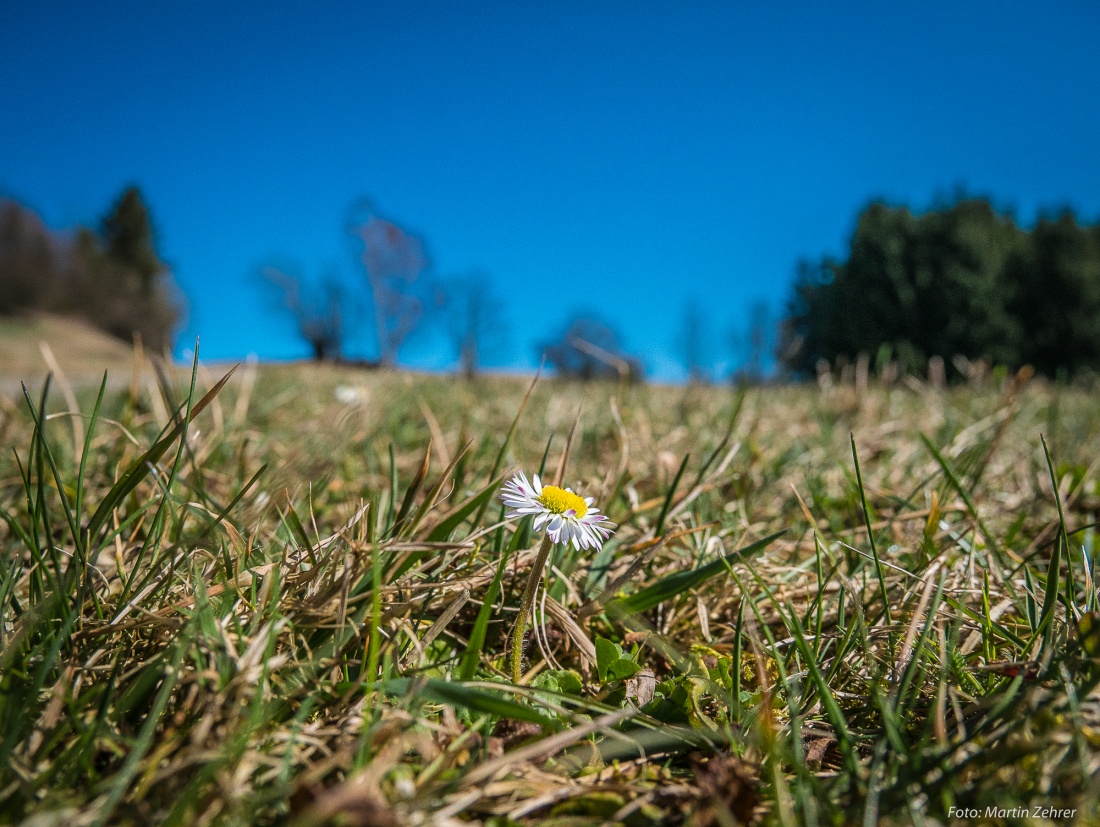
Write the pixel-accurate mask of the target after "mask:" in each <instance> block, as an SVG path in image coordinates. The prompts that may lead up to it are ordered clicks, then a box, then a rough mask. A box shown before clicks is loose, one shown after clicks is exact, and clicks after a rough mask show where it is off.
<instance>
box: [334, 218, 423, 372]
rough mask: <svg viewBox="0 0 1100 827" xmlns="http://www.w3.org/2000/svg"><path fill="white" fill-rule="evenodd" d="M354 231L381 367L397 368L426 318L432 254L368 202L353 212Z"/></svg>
mask: <svg viewBox="0 0 1100 827" xmlns="http://www.w3.org/2000/svg"><path fill="white" fill-rule="evenodd" d="M349 231H350V233H351V235H352V236H353V237H354V238H355V239H357V240H358V241H359V242H360V243H361V245H362V250H361V253H360V257H359V260H360V263H361V265H362V268H363V272H364V275H365V276H366V280H367V285H368V287H369V290H370V298H371V306H372V310H373V314H374V328H375V334H376V336H377V341H378V358H379V362H380V363H381V364H382V365H383V366H385V367H392V366H393V365H394V364H395V363H396V361H397V353H398V350H399V349H400V348H401V345H402V344H403V343H404V342H405V340H406V339H407V338H408V336H409V334H410V333H412V331H413V330H414V329H416V326H417V324H418V323H419V322H420V319H421V317H422V316H423V314H424V304H425V302H424V299H423V297H422V295H421V294H422V292H423V290H424V288H425V286H426V285H425V283H424V281H425V280H424V279H423V278H422V277H423V275H424V273H425V272H426V271H427V269H428V255H427V252H426V251H425V249H424V243H423V241H422V240H421V239H420V238H418V237H417V236H415V235H413V234H412V233H410V232H408V231H407V230H405V229H404V228H402V227H400V226H399V225H398V224H396V223H394V222H393V221H390V220H389V219H387V218H383V217H382V216H380V215H379V214H378V213H377V212H376V211H375V210H374V207H373V206H372V205H371V204H370V203H369V202H366V201H363V202H360V203H359V204H357V205H356V206H355V207H354V208H353V210H352V218H351V221H350V227H349Z"/></svg>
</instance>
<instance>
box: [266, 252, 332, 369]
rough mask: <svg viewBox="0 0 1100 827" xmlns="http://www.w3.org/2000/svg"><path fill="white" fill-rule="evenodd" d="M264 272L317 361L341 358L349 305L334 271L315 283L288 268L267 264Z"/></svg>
mask: <svg viewBox="0 0 1100 827" xmlns="http://www.w3.org/2000/svg"><path fill="white" fill-rule="evenodd" d="M261 276H262V277H263V278H264V280H265V281H266V282H267V283H268V284H269V285H271V286H272V287H273V288H275V289H276V290H277V291H278V294H279V298H280V304H281V305H282V307H283V308H284V309H286V310H288V311H289V312H290V314H291V316H293V317H294V324H295V327H296V328H297V330H298V335H299V336H300V337H301V338H302V339H303V340H304V341H305V343H306V344H307V345H309V349H310V353H311V354H312V356H313V359H314V361H317V362H325V361H339V360H340V359H341V358H342V356H343V347H344V323H345V321H344V320H345V316H346V315H347V308H346V307H345V304H346V296H345V291H344V289H343V286H342V285H341V284H340V282H339V280H338V279H337V278H336V277H335V275H331V276H329V277H327V278H324V279H322V280H321V281H320V283H317V284H314V283H311V282H308V281H306V280H305V279H303V278H302V277H301V276H300V275H298V274H297V273H295V272H292V271H291V270H289V269H283V268H279V267H265V268H263V270H262V271H261Z"/></svg>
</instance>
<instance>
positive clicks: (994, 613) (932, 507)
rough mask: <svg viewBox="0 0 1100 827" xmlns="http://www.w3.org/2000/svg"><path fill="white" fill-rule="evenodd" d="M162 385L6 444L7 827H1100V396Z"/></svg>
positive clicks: (3, 811)
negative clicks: (602, 540) (1035, 816)
mask: <svg viewBox="0 0 1100 827" xmlns="http://www.w3.org/2000/svg"><path fill="white" fill-rule="evenodd" d="M154 375H155V374H154V373H153V372H152V371H149V370H148V369H147V370H146V372H145V373H144V375H143V376H144V378H142V379H141V380H140V381H136V382H133V383H132V384H131V385H130V387H129V389H128V390H122V391H119V390H117V389H114V387H115V386H114V385H113V383H112V384H111V385H109V386H108V389H102V390H100V392H99V393H97V389H96V388H94V387H93V388H82V389H81V388H78V389H76V390H75V391H71V390H70V389H67V388H66V389H64V390H66V393H60V392H56V391H50V392H49V393H48V394H43V395H41V396H38V395H35V396H30V395H28V396H27V397H26V398H23V399H13V400H10V401H9V403H8V404H5V405H4V406H3V407H0V434H2V439H3V440H4V442H5V446H6V450H5V452H4V456H3V458H2V459H0V508H2V509H3V510H2V512H0V516H2V518H3V519H2V522H0V549H2V568H0V820H4V821H5V822H7V823H18V822H19V821H21V820H24V819H26V818H28V817H30V816H32V815H38V816H42V817H45V816H46V815H47V814H52V818H54V820H47V821H44V822H40V823H47V824H54V823H65V824H73V825H76V824H107V823H111V824H116V823H117V824H134V825H139V824H150V823H167V824H250V823H260V824H327V823H347V824H371V825H373V824H391V823H392V824H398V823H404V822H409V823H413V822H418V821H422V820H424V819H432V820H434V823H438V824H445V823H449V822H453V821H479V822H486V821H488V820H490V819H498V821H497V822H496V823H504V822H503V821H499V820H500V819H511V820H513V821H518V822H524V823H527V822H540V821H547V822H549V821H550V820H555V821H556V823H571V824H582V823H584V824H587V823H591V824H600V823H606V822H607V821H611V822H622V823H626V824H631V825H634V824H663V823H675V822H677V821H681V820H684V819H694V820H695V822H696V823H701V824H712V823H713V824H722V825H725V824H729V823H733V822H734V821H736V820H748V819H763V820H768V821H773V822H778V823H784V824H802V823H820V824H832V823H836V824H846V823H875V822H876V821H892V822H897V823H908V822H917V823H920V822H922V821H926V820H927V821H928V822H929V823H931V822H932V821H934V820H939V821H941V822H942V821H944V820H945V819H946V818H947V817H948V813H949V810H950V808H952V807H968V808H970V807H973V808H978V809H979V810H980V811H981V812H982V813H983V814H984V813H985V812H986V808H987V807H990V806H992V807H995V808H1012V807H1016V806H1029V807H1034V806H1044V807H1056V808H1059V809H1073V810H1075V811H1076V815H1077V817H1079V818H1086V817H1090V814H1091V817H1096V816H1097V815H1098V813H1097V811H1096V798H1097V791H1098V787H1097V784H1096V782H1095V781H1094V780H1093V779H1094V777H1095V776H1096V773H1097V770H1098V768H1100V715H1098V707H1097V702H1096V700H1095V698H1094V697H1093V694H1094V693H1093V690H1094V688H1095V685H1096V683H1097V682H1098V679H1100V670H1098V669H1097V666H1098V664H1097V662H1096V661H1095V660H1094V659H1093V655H1094V654H1096V653H1097V652H1098V651H1100V631H1098V625H1097V622H1096V621H1097V616H1096V615H1095V614H1094V613H1095V612H1096V610H1097V592H1096V587H1095V584H1094V582H1093V578H1092V567H1091V558H1092V556H1093V548H1094V532H1093V528H1092V523H1093V522H1094V520H1095V513H1096V512H1097V511H1098V510H1100V489H1098V487H1097V474H1096V470H1097V464H1096V463H1097V460H1096V456H1097V454H1098V452H1097V448H1098V445H1100V443H1098V435H1100V410H1097V409H1096V408H1095V406H1094V405H1092V404H1091V403H1090V397H1089V395H1088V393H1087V392H1086V391H1085V390H1081V389H1076V390H1075V389H1072V388H1056V387H1051V386H1041V385H1039V384H1037V383H1032V384H1031V385H1026V386H1025V385H1023V383H1015V382H1013V381H1011V380H1006V381H1003V382H1000V383H999V384H993V383H992V382H989V383H986V384H979V385H974V386H970V387H966V388H959V389H953V390H949V391H942V392H941V391H935V390H932V389H926V388H923V387H920V386H918V385H916V384H913V385H900V386H896V387H889V388H882V387H872V388H871V389H870V390H867V391H864V392H857V390H856V389H855V388H854V387H847V386H835V387H832V388H830V389H827V390H819V389H818V388H816V387H803V388H797V387H763V388H755V389H749V390H748V391H745V392H741V391H738V390H736V389H731V388H719V387H714V388H703V387H689V388H672V387H646V386H628V385H623V386H617V385H600V384H596V385H590V386H583V385H575V384H568V383H561V382H557V381H553V380H546V379H543V380H540V381H539V382H538V383H537V384H536V385H535V386H534V388H533V390H530V387H529V380H513V379H503V378H484V379H480V380H476V381H474V382H463V381H459V380H452V379H447V378H441V377H427V376H423V377H415V376H405V375H400V374H381V373H376V374H372V373H356V372H349V371H339V370H336V369H331V368H322V369H313V368H308V367H301V366H300V367H284V368H279V367H269V368H262V369H260V370H259V371H257V370H256V368H254V367H244V368H241V369H239V370H238V371H237V372H236V373H234V374H233V375H232V376H231V377H230V378H228V379H227V380H226V381H225V383H224V385H223V384H220V382H219V380H220V379H221V378H222V377H221V376H220V375H218V376H208V375H207V374H206V372H205V371H203V370H199V371H197V372H196V373H195V374H194V376H193V377H192V376H191V375H190V374H186V375H182V377H183V378H180V377H175V378H173V377H171V376H169V375H167V374H166V373H163V372H162V374H161V376H160V381H159V382H158V381H156V380H155V379H154V378H153V377H154ZM126 379H127V380H129V377H126ZM338 389H339V390H338ZM529 390H530V395H529V398H526V401H525V394H527V393H528V391H529ZM67 399H68V400H70V401H66V400H67ZM74 401H75V404H76V406H78V407H79V412H76V411H73V410H70V408H71V407H72V406H73V402H74ZM1044 440H1045V442H1044ZM1048 451H1049V454H1048ZM520 468H522V469H525V470H527V471H528V472H531V471H539V472H540V475H541V476H543V478H544V479H550V480H560V481H561V482H562V484H567V485H570V486H572V487H574V489H575V490H577V491H584V492H585V494H586V495H587V494H590V495H592V496H594V497H595V498H596V502H597V503H598V504H599V506H600V508H601V510H603V511H604V512H605V513H606V514H607V515H608V517H609V519H611V520H612V521H614V522H615V523H617V524H618V526H619V527H618V529H617V531H616V533H615V535H614V536H613V537H612V538H611V539H610V540H609V541H608V542H607V543H606V544H605V545H604V547H603V548H602V549H601V550H600V551H598V552H596V553H593V552H592V551H583V552H582V551H578V550H576V549H573V548H561V547H555V548H554V549H553V551H552V552H551V553H550V556H549V559H548V560H547V564H546V568H545V577H544V579H543V581H542V587H540V589H539V591H538V592H537V594H536V595H535V599H534V600H533V602H532V613H531V620H530V622H529V623H528V624H527V625H528V638H527V641H526V646H525V648H524V652H525V660H524V661H523V662H522V668H521V670H520V671H521V673H522V675H521V680H520V684H519V685H518V686H517V685H516V684H514V683H513V680H512V676H511V667H510V664H509V651H510V649H511V646H510V641H509V640H508V633H509V631H510V630H511V629H512V628H513V626H514V625H515V622H516V616H517V612H518V610H519V607H520V602H521V596H522V594H523V591H524V588H525V585H526V583H527V580H528V575H529V572H530V569H531V567H532V566H533V565H534V564H535V563H536V558H537V557H538V556H539V551H540V541H541V537H539V536H538V535H537V534H536V533H535V532H533V531H532V529H531V526H530V525H529V523H528V522H525V521H506V520H505V519H504V513H505V509H504V508H503V505H502V503H501V502H500V500H499V497H498V493H499V490H500V486H501V484H502V481H503V480H504V479H505V478H507V475H508V474H510V473H511V472H513V471H515V470H516V469H520Z"/></svg>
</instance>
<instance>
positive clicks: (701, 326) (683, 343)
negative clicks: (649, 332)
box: [676, 301, 710, 384]
mask: <svg viewBox="0 0 1100 827" xmlns="http://www.w3.org/2000/svg"><path fill="white" fill-rule="evenodd" d="M676 344H677V346H678V349H679V351H680V356H681V357H682V358H683V362H684V369H685V370H686V371H687V374H688V380H689V381H691V382H697V383H700V384H706V383H707V382H709V381H710V342H709V341H708V334H707V324H706V318H705V317H704V315H703V310H702V308H701V307H700V306H699V304H698V302H694V301H693V302H690V303H688V304H687V305H686V306H685V307H684V319H683V327H682V329H681V330H680V335H679V338H678V340H677V342H676Z"/></svg>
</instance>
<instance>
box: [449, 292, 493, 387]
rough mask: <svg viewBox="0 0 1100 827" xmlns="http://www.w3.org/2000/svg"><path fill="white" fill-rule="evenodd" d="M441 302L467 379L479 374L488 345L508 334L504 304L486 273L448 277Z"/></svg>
mask: <svg viewBox="0 0 1100 827" xmlns="http://www.w3.org/2000/svg"><path fill="white" fill-rule="evenodd" d="M439 303H440V304H441V305H442V307H443V309H444V312H445V314H446V318H447V333H448V335H449V336H450V338H451V342H452V343H453V345H454V348H455V351H456V353H457V355H458V364H459V370H460V371H461V372H462V375H463V376H465V377H466V378H467V379H472V378H473V377H474V376H476V375H477V372H478V368H479V367H480V366H481V360H482V357H483V356H484V354H485V351H486V349H487V348H491V347H493V346H494V345H497V344H499V343H500V340H501V338H502V337H503V335H504V324H503V321H502V317H503V313H504V311H503V305H502V304H501V302H500V300H499V299H498V298H497V296H496V294H495V293H494V292H493V285H492V282H491V281H490V280H489V277H488V276H487V275H485V274H484V273H480V272H474V273H470V274H468V275H465V276H459V277H457V278H452V279H448V280H447V281H444V282H443V283H442V284H441V285H440V289H439Z"/></svg>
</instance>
